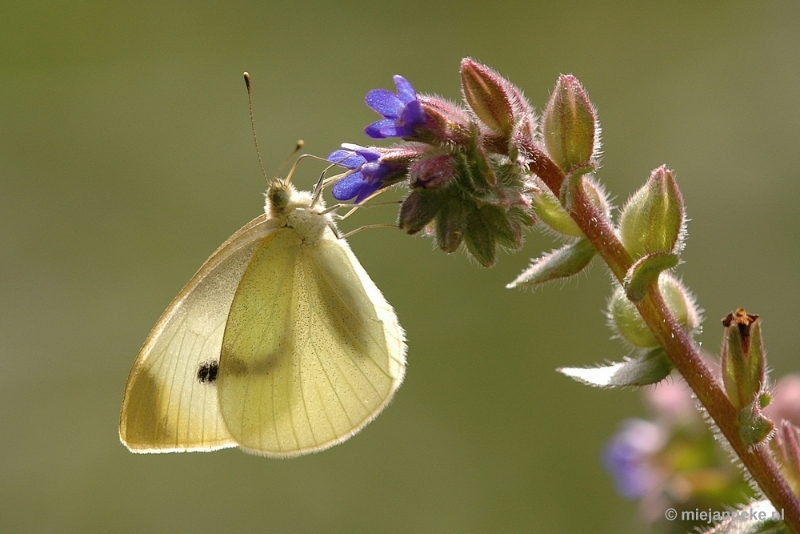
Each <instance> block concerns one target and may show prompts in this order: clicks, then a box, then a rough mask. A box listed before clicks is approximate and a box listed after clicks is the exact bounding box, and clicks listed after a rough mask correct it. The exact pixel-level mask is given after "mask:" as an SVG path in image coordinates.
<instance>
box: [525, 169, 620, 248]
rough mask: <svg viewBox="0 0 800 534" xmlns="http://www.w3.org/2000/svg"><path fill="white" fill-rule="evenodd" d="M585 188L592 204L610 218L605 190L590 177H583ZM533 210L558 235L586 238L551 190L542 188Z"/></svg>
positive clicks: (534, 198)
mask: <svg viewBox="0 0 800 534" xmlns="http://www.w3.org/2000/svg"><path fill="white" fill-rule="evenodd" d="M583 187H584V189H585V191H586V194H587V195H588V197H589V199H590V200H591V201H592V204H594V206H595V207H596V208H597V209H599V210H600V211H601V212H602V213H604V214H606V215H607V216H608V215H609V213H610V211H611V206H610V205H609V202H608V198H607V197H606V193H605V191H604V190H603V188H602V187H601V186H600V185H599V184H597V183H596V182H595V181H594V180H593V179H592V178H591V177H588V176H583ZM533 209H534V211H535V212H536V215H537V216H538V217H539V220H541V221H542V223H544V224H545V225H546V226H547V227H548V228H550V229H552V230H554V231H555V232H556V233H557V234H559V235H563V236H567V237H580V238H582V237H584V235H583V232H582V231H581V229H580V228H578V225H577V224H576V223H575V221H574V220H573V218H572V217H570V215H569V213H568V212H567V210H566V209H564V207H563V206H562V205H561V202H560V201H559V200H558V198H556V196H555V195H554V194H553V193H552V191H550V189H549V188H547V187H542V188H541V193H539V194H536V195H534V196H533Z"/></svg>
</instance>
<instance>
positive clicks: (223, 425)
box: [119, 178, 406, 457]
mask: <svg viewBox="0 0 800 534" xmlns="http://www.w3.org/2000/svg"><path fill="white" fill-rule="evenodd" d="M320 186H321V184H319V185H318V187H317V189H316V194H315V195H313V196H312V194H310V193H307V192H303V191H297V190H296V189H295V188H294V186H293V185H292V184H291V183H289V179H288V178H287V179H286V180H280V179H274V180H272V182H271V183H270V184H269V188H268V191H267V195H266V197H267V202H266V209H265V211H266V213H265V215H261V216H260V217H257V218H256V219H254V220H253V221H251V222H250V223H248V224H247V225H245V226H244V227H243V228H242V229H240V230H239V231H238V232H236V233H235V234H233V236H231V237H230V239H228V240H227V241H226V242H225V243H223V244H222V246H221V247H219V248H218V249H217V251H216V252H214V254H212V255H211V257H210V258H209V259H208V260H206V262H205V263H204V264H203V266H202V267H200V270H199V271H198V272H197V274H195V275H194V277H192V279H191V280H190V281H189V283H188V284H187V285H186V287H184V288H183V290H182V291H181V292H180V293H179V294H178V296H177V297H176V298H175V300H174V301H173V302H172V304H170V305H169V307H168V308H167V310H166V311H165V312H164V314H163V315H162V316H161V318H160V319H159V320H158V323H156V326H155V327H154V328H153V331H152V332H151V333H150V336H149V337H148V338H147V341H145V344H144V347H143V348H142V350H141V352H140V353H139V356H138V357H137V358H136V362H135V363H134V364H133V369H132V370H131V373H130V376H129V378H128V384H127V387H126V388H125V398H124V401H123V404H122V414H121V416H120V427H119V434H120V439H121V440H122V442H123V443H124V444H125V445H126V446H127V447H128V449H130V450H131V451H132V452H140V453H155V452H177V451H211V450H216V449H222V448H226V447H235V446H238V447H241V448H242V449H244V450H245V451H247V452H251V453H255V454H261V455H264V456H274V457H291V456H299V455H301V454H306V453H310V452H315V451H320V450H323V449H326V448H328V447H331V446H333V445H336V444H337V443H341V442H342V441H344V440H346V439H348V438H350V437H351V436H353V435H354V434H355V433H357V432H358V431H359V430H361V429H362V428H363V427H364V426H365V425H366V424H367V423H369V422H370V421H371V420H372V419H373V418H375V416H377V415H378V414H379V413H380V412H381V410H383V408H385V407H386V405H387V404H388V403H389V401H390V400H391V399H392V396H393V395H394V392H395V391H396V390H397V388H398V387H399V386H400V383H401V382H402V380H403V375H404V373H405V352H406V345H405V342H404V334H403V329H402V328H401V327H400V325H399V323H398V322H397V316H396V315H395V313H394V310H393V309H392V307H391V306H390V305H389V304H388V303H387V302H386V299H385V298H384V297H383V295H382V294H381V292H380V290H379V289H378V288H377V287H376V286H375V283H374V282H373V281H372V280H371V279H370V277H369V275H368V274H367V273H366V271H365V270H364V268H363V267H362V266H361V264H360V263H359V262H358V259H356V257H355V255H354V254H353V252H352V251H351V250H350V247H349V246H348V244H347V242H346V241H345V240H344V239H343V238H339V237H338V236H337V234H338V232H337V230H336V226H335V224H334V221H333V218H332V216H331V214H330V213H329V212H327V211H326V210H325V206H324V202H323V201H322V198H321V195H320V191H321V187H320Z"/></svg>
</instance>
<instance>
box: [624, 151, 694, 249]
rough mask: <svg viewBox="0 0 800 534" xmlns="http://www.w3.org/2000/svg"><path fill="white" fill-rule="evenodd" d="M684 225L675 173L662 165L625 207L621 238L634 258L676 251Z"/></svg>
mask: <svg viewBox="0 0 800 534" xmlns="http://www.w3.org/2000/svg"><path fill="white" fill-rule="evenodd" d="M683 223H684V210H683V197H682V196H681V192H680V190H679V189H678V184H677V183H675V178H674V177H673V176H672V173H671V172H670V171H669V169H667V168H666V166H663V165H662V166H661V167H659V168H657V169H656V170H654V171H653V173H652V174H651V175H650V179H649V180H647V183H646V184H645V185H644V186H643V187H642V188H641V189H639V190H638V191H637V192H636V193H634V194H633V196H632V197H631V198H630V200H629V201H628V203H627V204H626V205H625V207H624V208H623V210H622V215H621V216H620V220H619V233H620V239H622V243H623V245H625V248H626V249H627V250H628V252H629V253H630V254H631V256H633V258H634V259H638V258H640V257H642V256H644V255H645V254H649V253H653V252H676V251H678V250H679V249H680V242H681V238H682V237H683V230H684V229H683Z"/></svg>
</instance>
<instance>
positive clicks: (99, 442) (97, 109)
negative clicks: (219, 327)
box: [0, 0, 800, 533]
mask: <svg viewBox="0 0 800 534" xmlns="http://www.w3.org/2000/svg"><path fill="white" fill-rule="evenodd" d="M646 4H647V5H645V3H642V2H635V1H619V2H613V3H612V2H593V1H577V2H537V1H528V2H513V1H506V0H497V1H494V2H486V3H477V2H476V3H464V2H430V1H427V2H420V1H417V0H411V1H407V2H402V3H388V2H387V3H386V4H382V3H380V4H379V3H377V2H349V3H333V2H302V1H295V2H247V1H242V0H234V1H229V2H225V3H222V2H220V3H216V2H200V1H198V2H178V1H158V2H155V1H147V0H144V1H139V2H116V3H112V2H91V1H83V2H79V1H25V2H20V1H11V0H5V1H3V2H2V3H0V229H2V230H0V250H1V251H2V252H1V253H0V362H2V372H0V386H1V387H0V395H2V397H1V398H0V425H2V428H3V431H2V434H1V435H0V529H2V530H3V531H4V532H85V531H92V530H93V531H98V532H100V531H103V532H288V533H293V532H298V533H304V532H419V533H422V532H524V531H529V532H596V533H603V532H620V531H629V532H636V531H638V528H637V526H636V525H637V518H636V513H637V511H636V505H635V503H631V502H627V501H623V500H622V499H621V498H620V497H618V496H617V495H616V494H615V493H614V491H613V488H612V481H611V480H610V478H609V477H608V475H606V474H605V473H604V472H603V470H602V468H601V466H600V462H599V457H600V453H601V450H602V447H603V444H604V443H605V441H606V440H607V439H608V438H609V437H610V436H611V435H612V434H613V433H614V431H615V429H616V425H617V424H618V422H619V421H620V420H621V419H623V418H625V417H629V416H633V415H642V414H644V410H643V408H642V407H641V405H640V399H639V396H638V395H637V394H636V393H633V392H601V391H598V390H594V389H590V388H586V387H583V386H580V385H578V384H577V383H574V382H572V381H570V380H568V379H567V378H565V377H563V376H560V375H558V374H556V373H555V372H554V369H555V368H556V367H559V366H564V365H590V364H592V363H594V362H598V361H601V360H604V359H612V358H613V359H619V358H620V357H621V356H622V355H623V354H624V349H623V347H622V346H621V345H620V344H619V343H618V342H616V341H613V340H612V341H610V340H609V336H610V332H609V331H608V330H607V329H606V327H605V325H604V323H605V320H604V317H603V315H602V309H603V307H604V303H605V299H606V297H607V295H608V294H609V292H610V291H609V287H608V278H609V277H608V275H607V274H606V271H605V269H604V268H603V267H601V266H599V265H595V267H594V269H593V270H592V272H591V273H590V274H589V276H582V277H581V278H580V279H579V280H577V281H574V282H571V283H568V284H566V287H560V286H559V285H555V286H550V287H547V288H544V289H542V290H539V291H536V292H534V293H531V292H518V291H510V290H506V289H504V285H505V284H506V283H507V282H509V281H510V280H512V279H513V278H514V277H515V276H516V275H517V274H518V273H519V271H521V270H522V269H523V268H524V267H525V266H526V265H527V263H528V259H529V258H530V257H531V256H535V255H538V254H539V253H540V252H541V250H542V249H548V248H549V247H551V246H552V244H551V242H550V241H549V240H548V239H546V238H544V237H542V236H541V235H536V234H531V235H530V236H529V239H528V243H527V245H526V248H525V249H524V250H523V251H522V252H521V253H518V254H515V255H506V256H503V257H502V258H501V260H500V262H499V265H498V266H496V267H495V268H493V269H491V270H484V269H482V268H480V267H478V266H477V265H475V264H474V263H472V262H470V261H469V260H468V259H467V258H466V257H465V256H464V255H463V254H460V253H459V254H454V255H452V256H446V255H445V254H443V253H441V252H439V251H433V250H432V246H431V242H430V240H428V239H426V238H421V237H420V238H411V237H408V236H406V235H404V234H403V233H401V232H399V231H392V230H375V231H370V232H363V233H360V234H357V235H355V236H353V237H352V238H351V239H350V242H351V246H352V248H353V250H354V251H355V253H356V255H357V256H358V257H359V258H360V259H361V261H362V263H363V264H364V266H365V267H366V269H367V271H368V272H369V273H370V274H371V275H372V277H373V279H374V280H375V282H376V283H377V285H378V286H379V287H380V288H381V289H382V290H383V292H384V294H385V295H386V297H387V299H388V300H389V302H391V303H392V304H393V305H394V307H395V308H396V310H397V314H398V316H399V317H400V320H401V323H402V324H403V326H404V327H405V329H406V331H407V334H408V344H409V352H408V361H409V366H408V374H407V378H406V382H405V384H404V385H403V387H402V388H401V389H400V391H399V392H398V395H397V396H396V398H395V401H394V402H393V404H392V405H391V406H390V407H389V408H388V409H387V410H386V411H385V412H384V413H383V414H382V415H381V416H380V417H378V419H377V420H376V421H375V422H373V423H372V424H370V425H369V426H368V427H367V428H366V429H365V430H364V431H363V432H362V433H361V434H359V435H358V436H356V437H355V438H354V439H352V440H350V441H348V442H347V443H345V444H343V445H340V446H338V447H335V448H333V449H331V450H328V451H325V452H323V453H320V454H316V455H311V456H308V457H304V458H299V459H294V460H283V461H278V460H269V459H264V458H258V457H254V456H248V455H246V454H244V453H241V452H239V451H237V450H235V449H233V450H226V451H220V452H215V453H209V454H170V455H146V456H140V455H133V454H131V453H129V452H128V451H127V450H126V449H125V447H123V446H122V445H121V444H120V443H119V440H118V437H117V423H118V414H119V408H120V404H121V400H122V392H123V388H124V386H125V380H126V378H127V375H128V371H129V369H130V367H131V365H132V364H133V361H134V359H135V357H136V354H137V352H138V350H139V348H140V346H141V344H142V342H143V341H144V339H145V337H146V336H147V334H148V332H149V330H150V328H151V327H152V326H153V324H154V323H155V321H156V319H157V318H158V316H159V315H160V314H161V312H162V311H163V309H164V308H165V307H166V306H167V304H168V303H169V302H170V300H171V299H172V298H173V296H175V294H177V292H178V291H179V290H180V289H181V287H182V286H183V284H184V283H185V282H187V281H188V280H189V278H190V277H191V275H192V274H193V273H194V271H195V270H196V269H197V268H198V267H199V266H200V265H201V264H202V262H203V261H204V260H205V259H206V257H207V256H208V255H209V254H210V253H211V252H212V251H213V250H214V249H215V248H216V247H217V245H219V244H220V243H222V241H223V240H224V239H226V238H227V237H228V236H229V235H230V234H232V233H233V232H234V231H235V230H236V229H238V228H239V227H240V226H241V225H243V224H244V223H246V222H247V221H249V220H250V219H251V218H253V217H255V216H256V215H258V214H259V213H260V210H261V209H262V204H263V197H262V192H263V190H264V181H263V178H262V177H261V173H260V170H259V169H258V165H257V161H256V157H255V153H254V150H253V143H252V137H251V133H250V125H249V119H248V110H247V101H246V96H245V90H244V84H243V83H242V80H241V73H242V72H243V71H244V70H248V71H250V73H251V74H252V76H253V80H254V87H255V113H256V121H257V125H258V128H259V134H260V144H261V149H262V152H263V155H264V159H265V161H264V164H265V167H266V169H267V171H268V172H273V170H274V169H276V168H277V167H278V166H279V164H280V162H281V161H282V160H283V158H284V157H285V156H286V155H287V154H288V152H289V151H290V150H291V148H292V147H293V145H294V142H295V140H296V139H298V138H303V139H305V141H306V150H307V151H308V152H311V153H315V154H319V155H323V156H324V155H327V153H328V152H330V151H331V150H333V149H335V148H336V147H337V146H338V144H339V143H341V142H343V141H347V142H356V143H366V142H367V140H366V138H365V137H364V135H363V133H362V129H363V127H364V126H365V125H367V124H368V123H369V122H371V121H373V120H375V118H376V116H375V115H374V114H373V113H372V112H371V111H370V110H369V109H368V108H367V107H366V106H365V105H364V104H363V97H364V94H365V93H366V92H367V91H368V90H370V89H372V88H376V87H385V88H392V82H391V76H392V75H393V74H403V75H404V76H405V77H407V78H408V79H409V80H410V81H411V82H412V83H413V84H414V85H415V86H416V88H417V89H418V90H419V91H421V92H428V93H437V94H440V95H442V96H445V97H448V98H451V99H458V98H459V77H458V66H459V61H460V59H461V58H462V57H464V56H472V57H475V58H476V59H478V60H480V61H482V62H485V63H487V64H489V65H491V66H492V67H494V68H495V69H497V70H498V71H500V72H501V73H502V74H504V75H506V76H508V77H509V78H510V79H511V80H512V81H513V82H515V83H516V84H518V85H519V86H520V87H521V88H522V89H523V90H524V91H525V92H526V94H527V95H528V97H529V98H530V99H531V100H532V102H533V103H534V105H535V106H536V107H537V108H539V109H541V107H542V106H543V104H544V103H545V102H546V100H547V97H548V95H549V92H550V90H551V88H552V87H553V84H554V83H555V80H556V77H557V76H558V74H559V73H572V74H575V75H576V76H578V78H579V79H580V80H581V81H582V82H583V83H584V84H585V86H586V87H587V89H588V91H589V94H590V96H591V98H592V100H593V101H594V103H595V104H596V105H597V107H598V109H599V116H600V120H601V123H602V126H603V147H604V153H605V156H604V159H603V163H604V168H603V169H602V170H601V172H600V178H601V179H602V180H603V181H604V182H605V184H606V185H607V187H608V189H609V190H610V191H611V193H612V194H613V195H614V196H616V202H617V204H618V205H619V204H621V203H622V202H623V201H624V200H625V199H626V198H627V196H628V195H629V194H630V193H632V192H633V191H634V190H635V189H636V188H638V187H639V185H640V184H641V183H642V182H643V181H644V180H645V179H646V178H647V176H648V175H649V173H650V171H651V169H653V168H655V167H657V166H658V165H660V164H662V163H666V164H668V165H669V166H670V167H671V168H673V169H674V170H675V171H676V172H677V177H678V182H679V184H680V186H681V188H682V191H683V194H684V197H685V200H686V205H687V208H688V214H689V217H690V218H691V219H692V220H691V222H690V223H689V231H690V239H689V241H688V243H687V248H686V251H685V253H684V256H683V259H684V260H685V262H686V264H685V265H683V266H682V267H681V268H680V271H679V272H680V273H681V274H682V275H683V277H684V280H685V281H686V283H687V284H688V285H689V286H690V287H691V288H692V289H693V290H694V291H695V292H696V293H697V294H698V297H699V303H700V305H701V306H703V307H704V308H705V310H706V315H707V321H706V328H705V333H704V334H703V336H702V338H701V339H702V341H703V343H704V345H705V346H706V347H707V348H708V349H709V350H716V348H717V347H718V345H719V340H720V336H721V329H720V326H719V319H720V318H721V317H723V316H724V315H725V314H726V313H727V312H728V311H730V310H731V309H733V308H735V307H737V306H745V307H746V308H747V309H748V311H751V312H756V313H759V314H761V315H762V317H763V319H764V325H765V326H764V327H765V334H766V336H767V338H766V342H767V348H768V349H769V350H770V363H771V365H772V367H773V369H774V371H775V373H776V374H778V375H780V374H784V373H787V372H790V371H798V370H800V362H798V352H797V350H796V346H797V342H796V341H795V340H796V337H797V335H798V332H799V330H798V320H799V319H800V314H798V313H797V308H796V305H797V301H798V297H799V296H800V281H798V275H799V274H800V239H799V238H800V213H798V205H800V167H799V166H798V164H797V160H798V145H799V144H800V68H799V67H800V4H798V2H796V1H794V0H791V1H790V0H784V1H771V0H764V1H752V2H738V1H709V2H695V1H679V2H664V3H655V2H651V3H646ZM319 171H320V167H319V166H315V164H313V163H310V164H308V165H307V166H303V167H301V170H300V172H299V173H298V174H297V175H296V178H295V183H296V184H297V185H298V186H300V187H301V188H304V189H308V188H310V186H311V185H312V183H313V182H314V180H315V179H316V177H317V175H318V173H319ZM394 216H395V214H394V211H393V209H392V208H375V209H372V210H362V212H360V213H359V214H358V217H357V218H356V217H354V220H353V221H352V222H351V221H347V224H345V225H343V227H344V228H345V229H352V228H354V227H356V226H358V225H360V224H364V223H365V222H391V221H393V220H394Z"/></svg>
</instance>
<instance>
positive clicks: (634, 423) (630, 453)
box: [603, 419, 665, 499]
mask: <svg viewBox="0 0 800 534" xmlns="http://www.w3.org/2000/svg"><path fill="white" fill-rule="evenodd" d="M664 441H665V438H664V434H663V432H662V430H661V429H660V428H659V427H658V426H656V425H655V424H654V423H651V422H650V421H644V420H642V419H629V420H627V421H625V422H623V424H622V429H621V430H620V432H619V433H617V435H615V436H614V437H613V438H612V439H611V441H610V442H609V443H608V445H606V449H605V451H604V454H603V464H604V466H605V468H606V471H608V472H609V473H611V475H613V477H614V479H615V482H616V487H617V492H618V493H619V494H620V495H622V496H623V497H627V498H629V499H636V498H639V497H642V496H644V495H645V494H646V493H647V492H648V491H649V490H650V489H652V488H653V487H654V486H655V484H656V483H657V482H658V478H659V475H658V472H657V469H656V468H655V466H654V465H653V464H652V463H651V461H650V460H651V457H652V456H653V454H655V453H656V452H657V451H658V450H660V449H661V447H663V445H664Z"/></svg>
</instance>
